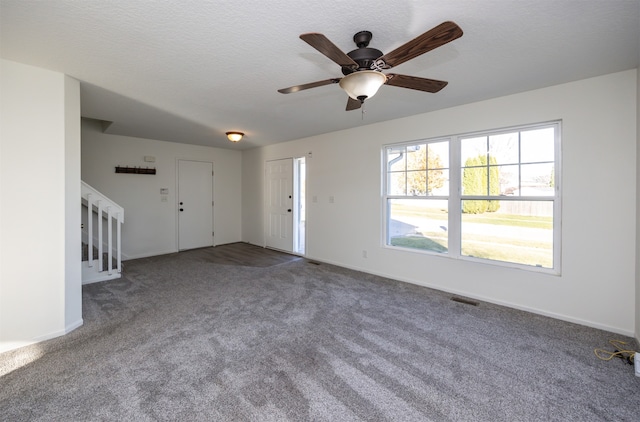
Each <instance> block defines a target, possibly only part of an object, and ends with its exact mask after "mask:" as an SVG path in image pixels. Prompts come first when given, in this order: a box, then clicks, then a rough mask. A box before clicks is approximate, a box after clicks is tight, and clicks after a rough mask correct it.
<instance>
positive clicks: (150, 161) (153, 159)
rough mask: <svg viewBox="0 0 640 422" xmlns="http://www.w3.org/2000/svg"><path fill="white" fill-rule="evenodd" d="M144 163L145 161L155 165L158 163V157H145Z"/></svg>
mask: <svg viewBox="0 0 640 422" xmlns="http://www.w3.org/2000/svg"><path fill="white" fill-rule="evenodd" d="M144 161H145V163H155V162H156V157H154V156H152V155H145V156H144Z"/></svg>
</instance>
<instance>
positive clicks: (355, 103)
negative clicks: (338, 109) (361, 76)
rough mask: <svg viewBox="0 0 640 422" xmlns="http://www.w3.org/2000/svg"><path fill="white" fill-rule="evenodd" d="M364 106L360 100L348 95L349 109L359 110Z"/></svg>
mask: <svg viewBox="0 0 640 422" xmlns="http://www.w3.org/2000/svg"><path fill="white" fill-rule="evenodd" d="M361 106H362V103H361V102H360V101H358V100H354V99H353V98H351V97H347V111H351V110H357V109H359V108H360V107H361Z"/></svg>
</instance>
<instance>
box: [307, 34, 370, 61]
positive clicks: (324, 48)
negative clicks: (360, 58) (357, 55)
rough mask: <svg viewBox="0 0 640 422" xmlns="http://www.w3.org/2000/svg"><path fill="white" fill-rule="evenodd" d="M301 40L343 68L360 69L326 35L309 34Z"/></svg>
mask: <svg viewBox="0 0 640 422" xmlns="http://www.w3.org/2000/svg"><path fill="white" fill-rule="evenodd" d="M300 38H301V39H302V40H303V41H305V42H306V43H307V44H309V45H310V46H311V47H313V48H315V49H316V50H318V51H319V52H321V53H322V54H324V55H325V56H327V57H328V58H330V59H331V60H332V61H334V62H335V63H337V64H338V65H340V66H341V67H348V68H351V69H357V68H358V63H356V62H355V61H353V59H352V58H351V57H349V56H347V55H346V54H345V53H344V52H343V51H342V50H340V49H339V48H338V47H337V46H336V45H335V44H334V43H332V42H331V41H329V38H327V37H325V36H324V35H322V34H318V33H315V32H311V33H309V34H302V35H300Z"/></svg>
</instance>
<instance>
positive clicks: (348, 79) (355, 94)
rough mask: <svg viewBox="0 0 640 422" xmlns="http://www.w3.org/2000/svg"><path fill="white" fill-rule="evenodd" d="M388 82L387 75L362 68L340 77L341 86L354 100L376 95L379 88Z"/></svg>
mask: <svg viewBox="0 0 640 422" xmlns="http://www.w3.org/2000/svg"><path fill="white" fill-rule="evenodd" d="M386 82H387V76H386V75H385V74H384V73H382V72H378V71H376V70H360V71H357V72H353V73H350V74H348V75H347V76H345V77H344V78H342V79H340V88H342V89H344V91H345V92H346V93H347V95H349V97H351V98H353V99H354V100H358V101H360V102H363V101H364V100H365V99H367V98H371V97H373V96H374V95H376V92H378V89H379V88H380V87H381V86H382V85H384V84H385V83H386Z"/></svg>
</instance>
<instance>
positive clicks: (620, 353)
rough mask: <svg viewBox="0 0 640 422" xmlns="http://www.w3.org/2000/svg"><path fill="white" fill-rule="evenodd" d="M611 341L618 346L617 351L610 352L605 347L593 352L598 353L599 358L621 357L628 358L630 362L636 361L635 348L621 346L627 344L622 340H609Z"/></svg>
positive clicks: (614, 345)
mask: <svg viewBox="0 0 640 422" xmlns="http://www.w3.org/2000/svg"><path fill="white" fill-rule="evenodd" d="M609 343H611V345H612V346H613V347H615V348H616V351H615V352H610V351H608V350H604V349H595V350H594V351H593V353H595V354H596V356H597V357H598V359H602V360H611V359H613V358H615V357H621V358H623V359H627V360H628V361H629V363H632V362H633V361H634V359H635V354H636V352H635V351H634V350H625V349H624V347H621V346H626V345H627V343H626V342H624V341H620V340H609Z"/></svg>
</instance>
